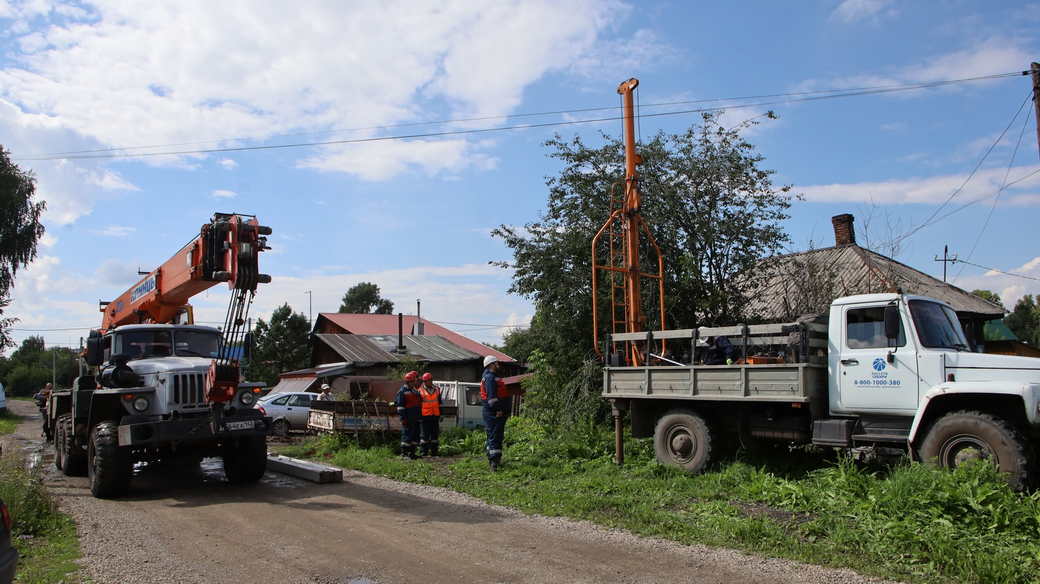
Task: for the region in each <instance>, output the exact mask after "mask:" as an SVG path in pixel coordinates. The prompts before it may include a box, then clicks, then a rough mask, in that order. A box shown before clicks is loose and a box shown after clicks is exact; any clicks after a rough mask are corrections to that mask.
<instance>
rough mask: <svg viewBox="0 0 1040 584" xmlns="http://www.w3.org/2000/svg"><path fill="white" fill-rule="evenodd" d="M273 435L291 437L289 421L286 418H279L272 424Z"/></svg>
mask: <svg viewBox="0 0 1040 584" xmlns="http://www.w3.org/2000/svg"><path fill="white" fill-rule="evenodd" d="M271 435H272V436H283V437H284V436H288V435H289V420H286V419H285V418H278V419H277V420H275V421H273V422H271Z"/></svg>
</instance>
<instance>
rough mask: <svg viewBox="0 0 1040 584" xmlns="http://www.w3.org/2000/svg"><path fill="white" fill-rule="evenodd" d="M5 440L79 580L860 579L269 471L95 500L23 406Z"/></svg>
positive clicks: (442, 497) (214, 469) (207, 476)
mask: <svg viewBox="0 0 1040 584" xmlns="http://www.w3.org/2000/svg"><path fill="white" fill-rule="evenodd" d="M8 404H9V406H11V409H12V410H13V411H14V412H15V413H18V414H20V415H23V416H28V417H29V418H30V419H29V420H27V421H26V422H24V423H23V424H21V425H20V427H19V429H18V431H17V432H16V434H15V435H13V436H11V437H9V438H8V440H7V441H8V445H7V448H18V447H21V448H24V449H25V450H26V451H27V452H28V453H29V454H30V456H31V457H34V459H35V460H36V461H37V462H38V464H40V465H41V468H43V469H44V472H45V480H46V484H47V485H48V487H49V488H50V489H51V490H52V492H53V493H54V494H55V495H56V496H57V497H58V501H59V504H60V505H61V507H62V508H63V510H65V511H66V512H67V513H69V514H71V515H72V517H73V518H74V519H75V521H76V524H77V528H78V530H79V535H80V545H81V548H82V551H83V555H84V560H83V567H84V571H85V575H86V576H88V577H89V578H90V579H91V581H92V582H95V583H98V584H108V583H113V584H115V583H119V584H128V583H134V582H178V583H180V582H196V583H210V582H212V583H232V582H249V583H257V582H278V583H282V582H285V583H293V582H300V583H315V582H318V583H354V584H391V583H398V582H400V583H416V582H420V583H422V584H440V583H445V584H447V583H451V584H457V583H466V582H481V583H487V582H647V583H649V582H703V583H719V584H730V583H738V582H739V583H745V582H762V583H765V582H770V583H772V582H790V583H802V582H827V583H835V582H839V583H840V582H867V581H871V580H868V579H865V578H863V577H860V576H858V575H856V574H853V573H851V572H848V571H842V570H830V569H825V568H820V567H816V566H807V565H803V564H797V563H794V562H788V561H784V560H771V559H763V558H756V557H751V556H747V555H744V554H741V553H738V552H733V551H729V550H719V549H712V548H706V547H699V546H681V545H677V544H673V543H670V542H662V541H656V540H650V539H645V538H639V537H636V536H633V535H631V534H628V533H624V532H618V531H610V530H605V529H601V528H598V527H595V526H592V525H590V524H587V523H583V522H576V521H568V520H560V519H548V518H543V517H530V516H525V515H522V514H520V513H517V512H515V511H512V510H509V509H506V508H502V507H495V506H490V505H487V504H485V503H482V502H480V501H478V500H476V499H473V498H471V497H468V496H465V495H460V494H458V493H454V492H452V491H447V490H444V489H437V488H431V487H421V486H417V485H411V484H406V483H399V482H396V481H391V480H387V479H383V478H379V477H374V476H371V475H367V474H363V473H358V472H352V471H345V472H344V479H345V482H344V483H342V484H335V485H314V484H311V483H307V482H304V481H300V480H297V479H294V478H290V477H286V476H283V475H278V474H275V473H270V472H269V473H268V474H267V475H266V476H265V477H264V479H263V480H262V481H261V483H260V484H259V485H254V486H250V487H236V486H231V485H228V484H227V483H225V482H224V481H223V475H222V472H221V466H220V461H219V460H218V459H214V460H206V461H204V462H203V465H202V468H201V469H200V470H194V471H192V470H188V471H184V470H182V471H179V472H178V471H175V470H173V469H155V470H153V469H148V468H141V469H138V470H137V471H135V472H136V473H137V474H136V475H135V477H134V481H133V486H132V490H131V493H130V495H129V497H127V498H125V499H122V500H118V501H104V500H98V499H94V498H93V497H91V495H90V491H89V489H88V487H87V480H86V479H85V478H80V477H65V476H63V475H61V474H60V473H58V472H57V471H55V470H54V465H53V464H52V458H51V453H50V448H49V445H46V446H45V445H44V443H43V442H42V441H41V440H40V438H39V415H38V414H37V413H36V411H35V407H34V406H33V404H32V403H31V402H23V401H9V402H8Z"/></svg>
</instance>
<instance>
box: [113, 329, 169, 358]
mask: <svg viewBox="0 0 1040 584" xmlns="http://www.w3.org/2000/svg"><path fill="white" fill-rule="evenodd" d="M170 349H171V345H170V331H168V330H147V329H144V330H136V331H127V332H125V333H117V334H116V335H115V341H114V342H113V347H112V353H113V354H114V355H126V356H127V357H128V358H129V360H131V361H133V360H134V359H147V358H149V357H169V356H170V355H171V352H170Z"/></svg>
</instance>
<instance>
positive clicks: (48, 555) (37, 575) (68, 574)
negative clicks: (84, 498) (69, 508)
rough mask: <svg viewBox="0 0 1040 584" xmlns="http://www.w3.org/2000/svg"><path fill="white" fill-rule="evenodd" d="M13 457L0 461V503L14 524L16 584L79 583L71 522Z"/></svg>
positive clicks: (5, 457)
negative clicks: (2, 502)
mask: <svg viewBox="0 0 1040 584" xmlns="http://www.w3.org/2000/svg"><path fill="white" fill-rule="evenodd" d="M37 472H38V471H30V470H27V469H26V467H25V461H24V460H23V459H22V458H21V457H20V456H15V455H13V454H7V455H4V457H3V458H0V499H3V500H4V502H5V503H6V504H7V507H8V509H9V510H10V512H11V518H12V519H13V520H14V523H13V525H12V535H13V540H14V547H15V548H17V549H18V553H19V554H20V556H21V557H20V558H19V560H18V574H17V576H16V577H15V582H16V583H18V584H30V583H31V584H50V583H52V582H53V583H58V582H62V583H66V584H67V583H70V582H79V581H80V578H79V575H78V570H79V566H78V565H77V564H76V560H77V559H78V558H79V556H80V554H79V540H78V539H77V536H76V527H75V525H74V524H73V522H72V520H71V519H70V518H69V517H68V516H67V515H65V514H63V513H61V512H60V511H58V509H57V506H56V505H55V503H54V500H53V499H52V498H51V497H50V495H48V494H47V492H46V490H45V489H44V487H43V484H42V483H41V481H40V478H39V476H38V475H37V474H36V473H37Z"/></svg>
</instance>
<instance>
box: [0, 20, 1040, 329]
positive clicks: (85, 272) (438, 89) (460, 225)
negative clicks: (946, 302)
mask: <svg viewBox="0 0 1040 584" xmlns="http://www.w3.org/2000/svg"><path fill="white" fill-rule="evenodd" d="M1038 25H1040V4H1037V3H1013V2H1003V3H994V2H966V1H938V2H930V3H920V2H899V1H895V0H892V1H889V0H846V1H843V2H842V1H839V0H827V1H824V0H817V1H804V2H746V3H740V4H739V5H738V4H736V3H687V2H659V3H649V2H648V3H639V4H638V5H637V4H634V3H624V2H594V1H591V0H589V1H574V2H496V3H476V2H465V1H459V2H437V3H427V4H422V3H410V2H402V3H395V2H381V3H364V4H360V3H358V4H355V5H353V6H350V7H349V8H348V7H347V5H346V4H344V3H342V2H298V3H293V4H291V5H289V4H287V3H282V2H261V1H259V0H257V1H245V0H242V1H233V0H232V1H226V2H220V3H213V2H201V1H199V2H193V1H184V2H176V3H161V4H160V3H149V4H144V3H141V4H133V5H127V4H125V3H122V2H107V1H99V2H52V1H44V0H30V1H25V2H22V1H17V0H15V1H11V0H0V144H3V145H4V147H5V148H7V149H8V150H10V151H11V153H12V157H13V158H14V159H16V160H19V161H21V162H20V164H21V165H22V166H23V168H29V169H32V170H33V171H34V172H35V173H36V176H37V178H38V180H39V182H38V193H39V195H40V196H41V197H42V198H43V199H45V200H47V202H48V211H47V215H46V224H47V236H46V238H45V240H44V242H43V246H42V247H41V249H40V257H39V258H38V260H37V261H36V262H35V264H34V265H33V266H32V267H31V268H30V269H28V270H26V271H24V272H20V274H19V279H18V283H17V287H16V289H15V291H14V294H13V296H14V303H13V305H12V307H11V310H10V312H11V314H12V315H13V316H17V317H19V318H20V319H21V322H20V323H19V325H17V328H18V329H19V330H17V331H16V337H17V338H18V339H21V338H24V337H25V336H27V335H30V334H43V335H44V337H45V338H46V339H47V341H48V342H49V343H56V344H74V343H77V342H78V338H79V337H80V336H82V335H85V334H86V332H87V331H86V328H87V327H90V326H96V325H97V324H99V322H100V319H99V316H100V315H99V314H98V313H97V300H99V299H110V298H112V297H114V296H116V295H118V294H119V293H120V292H122V291H123V290H125V289H126V288H127V287H129V286H130V285H131V284H133V283H134V281H135V280H136V278H137V276H136V271H137V269H138V268H142V269H152V268H154V267H155V266H157V265H158V264H159V263H161V262H162V261H164V260H165V259H167V258H168V257H169V256H170V255H172V254H173V253H174V252H175V251H176V249H177V248H178V247H179V246H180V245H181V244H182V243H184V242H186V241H187V240H188V239H190V238H191V237H192V235H193V234H194V233H196V232H197V230H198V228H199V226H200V225H201V224H202V223H204V222H205V221H206V220H207V219H208V217H209V216H210V215H211V214H212V213H213V212H214V211H240V212H247V213H254V214H256V215H257V216H259V217H260V219H261V222H262V223H265V224H268V225H270V226H271V227H272V228H273V229H274V232H275V235H274V236H273V237H272V238H271V243H272V245H273V247H274V250H273V251H272V252H269V253H267V254H266V255H265V256H264V258H263V266H264V270H265V271H266V272H269V273H270V274H272V276H273V277H274V279H275V280H274V282H273V283H272V284H270V285H268V286H266V287H264V288H263V289H262V290H261V292H260V294H259V295H258V296H257V304H256V305H255V312H254V316H266V315H268V314H269V313H270V311H271V310H273V308H275V307H276V306H278V305H280V304H281V303H283V302H289V303H290V304H291V305H292V306H293V308H294V309H296V310H297V311H300V312H304V313H306V312H307V311H308V296H307V294H305V291H307V290H311V291H313V310H314V313H317V312H320V311H334V310H336V309H337V308H338V306H339V299H340V297H341V296H342V294H343V292H344V291H345V290H346V289H347V288H349V287H350V286H351V285H353V284H355V283H357V282H359V281H364V280H368V281H373V282H376V283H377V284H379V285H380V286H381V287H382V288H383V292H384V295H386V296H388V297H389V298H390V299H392V300H393V301H394V302H395V303H397V306H398V308H399V309H401V310H404V311H406V312H413V311H414V307H415V299H416V298H422V300H423V314H424V316H427V317H429V318H431V319H433V320H436V321H441V322H450V323H473V324H472V325H451V326H453V328H455V329H456V330H459V331H460V332H463V333H465V334H469V335H470V336H472V337H474V338H477V339H480V340H484V341H495V340H497V339H498V338H499V337H500V335H501V333H502V332H503V331H504V330H507V329H504V328H496V326H500V325H517V324H523V323H525V322H527V321H528V320H529V319H530V315H531V307H530V304H529V303H528V302H526V301H525V300H524V299H522V298H517V297H514V296H510V295H508V294H507V293H506V290H507V289H508V287H509V274H508V273H507V272H505V271H502V270H500V269H497V268H493V267H490V266H488V261H490V260H502V259H508V258H509V254H508V251H507V250H506V249H505V248H504V247H503V246H502V245H501V244H500V243H499V242H496V241H493V240H492V239H491V238H490V237H489V235H488V233H489V231H490V229H491V228H492V227H494V226H495V225H498V224H501V223H507V224H523V223H526V222H529V221H532V220H534V219H536V218H537V216H538V214H539V212H540V211H541V210H542V209H543V208H544V207H545V202H546V189H545V186H544V177H545V176H546V175H551V174H553V173H555V172H556V171H557V170H558V165H557V164H556V163H555V162H554V161H552V160H550V159H548V158H547V157H546V156H545V154H546V150H545V148H544V147H543V146H542V142H543V141H544V140H545V139H546V138H548V137H550V136H551V134H552V132H553V131H559V132H560V133H561V134H563V135H564V136H570V135H573V134H575V133H578V134H581V135H582V136H583V137H585V138H586V139H587V140H589V141H590V142H592V143H595V142H596V136H597V135H598V132H600V131H607V132H612V133H617V132H618V131H619V124H618V123H617V122H610V123H602V124H586V125H574V126H565V127H561V128H557V129H555V130H554V129H552V128H549V129H528V130H521V131H512V132H490V133H480V134H463V135H454V136H448V137H443V138H416V139H409V140H399V141H382V142H370V143H364V144H346V145H332V146H316V147H306V148H292V149H280V150H267V151H252V152H227V153H219V154H213V153H210V154H192V155H179V156H157V157H147V158H140V157H139V158H133V157H130V158H126V157H122V158H109V159H82V158H70V159H64V160H44V161H40V160H29V159H31V158H34V157H38V155H41V154H52V153H58V152H69V151H83V150H100V149H112V148H122V149H123V150H118V151H117V152H118V153H120V154H125V153H142V152H152V153H154V152H163V151H169V150H192V149H205V148H213V147H239V146H256V145H270V144H284V143H290V142H312V141H326V140H343V139H354V138H367V137H377V136H384V135H391V134H400V133H417V132H431V131H443V130H458V129H466V128H490V127H495V126H501V125H511V124H515V123H529V122H552V121H561V120H573V119H582V118H583V117H585V118H588V117H602V116H603V113H602V112H593V113H583V114H567V115H562V116H561V115H552V116H543V117H535V118H522V119H519V120H517V119H508V118H503V119H492V120H484V121H480V122H455V123H449V124H439V125H428V126H405V127H399V128H392V129H371V128H372V127H373V126H386V125H395V124H414V123H416V122H429V121H436V120H458V119H461V118H469V117H483V116H507V115H510V114H519V113H529V112H545V111H556V110H569V109H578V108H589V107H599V106H604V107H606V106H613V105H616V104H617V95H616V93H615V89H616V87H617V84H618V83H619V82H620V81H623V80H625V79H627V78H629V77H638V78H639V79H640V81H641V83H640V95H639V97H640V102H641V104H642V105H643V107H644V111H645V112H647V113H650V112H651V111H668V109H667V108H657V109H654V108H651V107H650V105H652V104H655V103H661V102H671V101H680V100H695V99H709V98H720V97H735V96H747V95H762V94H774V93H787V92H797V91H811V90H821V89H842V88H858V87H876V86H889V85H903V84H913V83H922V82H934V81H941V80H946V79H959V78H965V77H974V76H982V75H989V74H997V73H1008V72H1012V71H1021V70H1024V69H1028V68H1029V62H1030V61H1031V60H1037V59H1040V42H1038V39H1037V37H1036V33H1035V31H1036V30H1038ZM1030 87H1031V85H1030V82H1029V78H1028V77H1012V78H1007V79H997V80H990V81H982V82H976V83H963V84H957V85H953V86H949V87H944V88H939V89H927V90H918V91H913V92H905V93H896V94H889V95H871V96H862V97H851V98H845V99H831V100H822V101H814V102H786V103H778V104H774V105H770V106H768V108H767V107H764V106H760V107H746V108H736V109H731V110H729V111H727V112H726V113H725V114H724V118H723V119H724V120H725V121H726V122H727V123H730V124H735V123H739V122H740V121H742V120H745V119H747V118H750V117H753V116H756V115H759V114H761V113H763V112H764V111H765V110H766V109H772V110H774V111H776V113H777V114H778V115H779V119H778V120H771V121H770V120H767V121H765V122H764V123H763V124H761V125H759V126H757V127H756V128H754V129H753V130H751V131H750V132H749V134H748V138H749V140H750V141H752V142H753V143H754V144H756V146H757V147H758V149H759V151H760V152H761V153H762V154H763V155H764V156H765V157H766V160H765V161H764V162H763V166H764V167H766V168H771V169H774V170H775V171H776V177H775V178H776V182H777V183H778V184H791V185H793V187H794V189H795V191H796V192H799V193H803V194H804V195H805V200H804V201H802V202H799V203H797V204H796V205H795V206H794V208H793V209H792V218H791V220H790V221H789V222H788V224H787V229H788V231H789V233H790V234H791V237H792V240H793V243H792V250H797V249H804V248H806V247H807V246H809V245H810V242H812V244H813V245H815V246H818V247H819V246H826V245H831V244H832V243H833V234H832V230H831V226H830V217H831V216H832V215H835V214H837V213H844V212H850V213H853V214H855V215H856V218H857V225H856V227H857V232H858V235H859V239H860V242H861V243H862V242H864V241H869V242H870V243H871V244H872V245H873V246H874V247H876V248H879V251H882V252H889V251H891V250H890V249H887V247H886V246H885V245H884V244H885V242H887V241H889V240H891V239H893V238H894V237H897V236H899V235H901V234H904V233H906V232H907V231H909V230H911V229H913V228H914V227H916V226H918V225H920V224H921V223H922V222H924V221H925V220H926V219H928V218H929V217H931V216H932V215H933V214H935V213H937V212H938V215H939V216H940V217H942V216H944V215H945V214H946V213H948V212H949V211H956V212H955V213H954V214H952V215H950V216H949V217H947V218H944V219H942V220H941V221H938V222H936V223H934V224H933V225H930V226H928V227H926V228H924V229H921V230H920V231H917V232H916V233H914V235H913V236H912V237H909V238H906V239H903V240H902V241H901V242H900V245H899V249H898V250H897V251H896V257H897V258H898V259H900V260H901V261H904V262H906V263H908V264H910V265H912V266H914V267H916V268H918V269H921V270H924V271H926V272H929V273H932V274H941V272H942V268H941V265H940V264H938V263H936V262H934V261H932V260H933V257H934V256H935V255H936V254H940V255H941V253H942V247H943V245H944V244H948V245H949V246H950V248H951V253H959V254H960V255H961V257H962V258H968V256H969V253H970V254H971V255H970V260H971V261H972V262H975V263H978V264H981V265H984V266H989V267H994V268H998V269H1001V270H1005V271H1011V272H1018V273H1021V274H1025V275H1029V276H1032V277H1040V256H1038V252H1037V248H1036V247H1035V245H1031V243H1032V242H1031V240H1030V236H1031V235H1032V229H1033V228H1034V227H1033V226H1034V225H1035V223H1036V218H1037V206H1038V205H1040V174H1037V175H1031V176H1030V173H1031V172H1034V171H1036V170H1037V169H1038V168H1040V164H1038V162H1040V160H1038V153H1037V144H1036V130H1035V125H1034V123H1035V122H1034V120H1033V119H1032V118H1031V117H1028V116H1029V115H1031V111H1030V110H1031V107H1032V104H1029V103H1027V104H1026V106H1025V107H1024V108H1023V109H1022V113H1021V114H1020V115H1019V117H1018V119H1017V122H1016V123H1015V124H1013V125H1012V127H1011V129H1010V130H1009V131H1008V132H1007V134H1006V135H1005V137H1004V138H1003V139H1002V140H1000V141H997V137H998V135H999V134H1000V132H1001V131H1002V130H1004V128H1005V127H1006V126H1007V125H1008V123H1009V122H1010V121H1011V120H1012V116H1013V115H1014V114H1015V112H1016V111H1017V110H1018V109H1019V107H1020V106H1021V105H1022V104H1023V101H1024V100H1025V99H1026V97H1027V95H1028V94H1029V91H1030ZM686 107H689V106H686ZM672 109H673V110H674V109H682V108H675V107H673V108H672ZM608 113H609V112H608ZM1027 117H1028V119H1027ZM697 119H698V117H697V114H686V115H676V116H665V117H656V118H646V119H644V120H643V121H642V122H641V129H642V133H643V134H644V135H648V134H651V133H653V132H656V131H657V130H659V129H662V130H665V131H672V132H675V131H679V130H681V129H683V128H684V127H686V126H688V125H689V124H690V123H692V122H694V121H696V120H697ZM365 128H368V129H365ZM1023 128H1024V130H1023ZM1023 132H1024V133H1023ZM1020 135H1021V136H1023V138H1022V142H1021V145H1020V147H1018V149H1017V153H1015V159H1014V162H1013V163H1012V159H1011V157H1012V153H1013V151H1015V149H1016V144H1017V143H1018V140H1019V136H1020ZM993 144H996V146H995V147H994V148H993V150H992V152H991V154H990V155H989V157H988V158H987V159H986V160H985V162H984V163H983V164H982V166H981V168H980V170H979V171H978V172H977V173H976V176H975V177H974V178H973V180H972V181H970V182H969V183H968V184H967V186H966V187H965V188H964V189H963V190H962V191H961V192H960V193H958V194H957V195H956V196H955V197H954V198H953V199H952V201H951V202H950V204H949V205H947V206H945V207H942V206H941V204H942V203H943V201H944V200H946V199H947V198H948V197H949V196H950V195H951V193H953V192H954V190H955V189H956V188H957V187H958V185H960V184H961V183H962V182H963V181H964V179H965V178H966V177H967V176H968V173H969V172H970V171H971V170H972V169H973V168H974V166H975V165H976V164H977V163H978V161H979V160H980V159H981V157H982V155H983V153H984V152H986V150H987V149H988V148H990V146H992V145H993ZM152 145H178V146H169V147H165V146H164V147H162V148H145V149H133V150H129V149H127V148H129V147H137V146H152ZM1009 165H1010V166H1009ZM1009 168H1010V170H1008V169H1009ZM1005 175H1007V176H1008V179H1007V180H1009V181H1014V180H1017V179H1019V178H1021V177H1025V176H1029V178H1027V179H1025V180H1023V181H1021V182H1018V183H1016V184H1015V185H1013V187H1012V188H1009V189H1007V190H1005V191H1003V192H1001V193H1000V196H999V198H996V195H997V193H998V191H999V189H1000V185H1001V184H1002V181H1004V177H1005ZM967 203H972V204H970V205H968V206H966V207H964V208H963V209H961V208H960V207H961V205H964V204H967ZM958 209H959V210H958ZM991 213H992V216H991V217H990V219H989V221H988V224H987V225H986V228H985V229H984V230H983V225H984V224H986V220H987V217H988V216H990V214H991ZM977 239H978V244H977V246H976V245H975V242H976V240H977ZM973 248H974V251H972V249H973ZM951 275H953V276H955V277H956V280H955V281H956V282H957V283H958V284H960V285H963V286H964V287H967V288H969V289H970V288H976V287H986V288H990V289H993V290H996V291H998V292H1000V293H1001V294H1002V296H1003V297H1004V300H1005V302H1006V303H1013V301H1014V300H1015V299H1016V298H1018V297H1019V296H1021V295H1022V294H1024V293H1037V292H1040V285H1038V284H1040V282H1038V281H1037V280H1030V279H1025V278H1018V277H1014V276H1007V275H1002V274H997V273H991V272H987V271H986V270H983V269H979V268H975V267H971V266H964V265H963V264H961V265H956V266H954V267H953V268H952V271H951ZM226 301H227V292H226V289H225V288H223V287H215V288H213V289H212V290H211V291H209V292H207V293H205V294H203V295H201V296H200V297H197V298H196V299H195V300H194V301H193V304H195V305H196V309H197V314H198V315H199V316H198V318H199V320H202V321H216V320H219V319H220V317H221V316H222V314H223V313H222V311H223V306H224V305H225V303H226ZM58 328H68V329H72V330H46V331H42V332H41V329H58Z"/></svg>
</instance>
